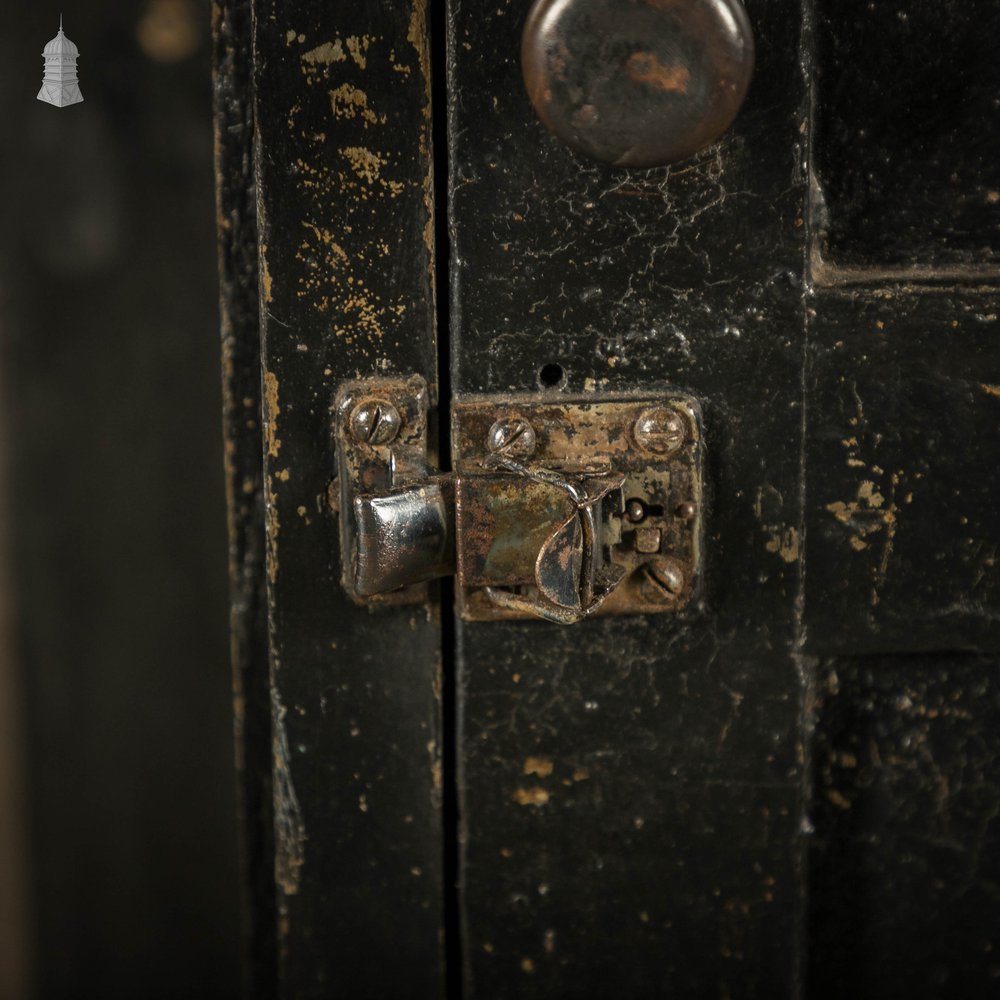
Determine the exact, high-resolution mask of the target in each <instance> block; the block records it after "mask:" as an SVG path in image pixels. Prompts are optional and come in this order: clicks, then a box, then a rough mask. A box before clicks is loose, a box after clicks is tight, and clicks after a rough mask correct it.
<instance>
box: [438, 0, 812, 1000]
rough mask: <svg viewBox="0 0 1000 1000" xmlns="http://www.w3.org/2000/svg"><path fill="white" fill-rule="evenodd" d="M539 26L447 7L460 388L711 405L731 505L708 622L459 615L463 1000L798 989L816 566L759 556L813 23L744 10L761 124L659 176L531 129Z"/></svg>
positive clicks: (791, 428)
mask: <svg viewBox="0 0 1000 1000" xmlns="http://www.w3.org/2000/svg"><path fill="white" fill-rule="evenodd" d="M527 7H528V5H527V4H526V3H520V2H512V0H507V2H503V0H501V2H500V3H497V4H496V5H492V6H491V7H490V8H489V9H484V8H482V7H475V8H473V7H469V6H468V5H466V4H459V3H457V2H453V3H451V4H450V12H451V22H452V23H451V29H452V47H451V51H450V53H449V55H450V60H451V65H450V67H449V69H450V87H451V107H450V113H451V116H452V117H451V129H450V132H451V197H452V204H451V224H452V238H453V287H454V295H453V300H452V319H453V326H452V330H451V335H452V338H453V346H452V358H453V366H454V370H453V378H454V382H455V388H456V391H459V392H472V391H485V392H497V391H503V390H527V389H530V388H532V387H533V386H534V385H535V383H536V379H537V378H538V373H539V370H540V369H541V368H542V366H543V365H545V364H549V363H554V364H558V365H560V366H561V368H562V369H563V371H564V372H565V386H566V391H567V392H572V393H574V394H576V393H580V392H581V391H582V392H593V393H594V394H595V398H598V397H599V395H600V393H601V392H603V391H606V390H632V391H639V390H642V391H649V390H650V389H651V388H652V387H655V386H658V385H663V384H672V385H676V386H679V387H681V388H683V389H684V390H685V391H686V392H690V393H692V394H693V395H695V396H696V397H697V398H699V399H700V400H702V401H704V404H705V420H706V429H705V440H706V447H707V456H708V470H707V471H708V475H709V478H710V480H711V481H712V486H713V487H714V492H715V503H714V504H713V505H712V506H711V507H710V509H709V512H708V514H707V538H706V553H705V558H706V566H705V591H706V596H705V604H706V610H705V611H704V612H703V613H695V612H692V613H688V614H684V615H682V616H681V618H680V620H678V621H674V620H670V619H664V618H663V617H657V618H634V619H619V620H612V619H607V620H604V621H591V622H585V623H582V624H580V625H577V626H574V627H573V628H571V629H556V628H554V627H552V626H547V625H544V624H538V625H534V624H506V625H483V624H463V625H462V626H461V628H460V637H459V639H460V641H459V655H460V662H459V670H460V687H459V704H460V715H461V717H462V720H463V723H462V731H461V733H460V746H461V754H462V759H461V775H462V783H461V790H460V791H461V796H462V802H461V806H462V818H463V824H464V839H463V865H462V880H463V881H462V886H463V897H462V903H463V907H464V921H465V924H464V926H465V940H464V948H465V950H464V956H465V963H466V994H465V995H466V996H468V997H477V998H478V997H483V998H486V997H489V998H499V997H514V996H517V997H522V998H529V997H553V996H579V997H598V996H663V995H685V996H702V995H720V994H721V995H732V996H761V995H765V994H766V995H778V996H787V995H791V994H792V993H793V992H794V990H795V989H796V984H797V983H798V981H799V977H800V968H799V962H800V957H801V956H800V953H799V948H798V945H797V943H796V934H797V931H796V927H797V922H798V914H799V908H800V906H801V902H800V894H801V891H802V881H801V877H800V871H801V858H800V852H801V839H800V838H799V836H798V829H799V822H800V818H801V813H802V810H803V807H804V803H803V799H802V775H801V772H800V770H799V761H800V759H801V758H800V752H799V748H800V740H801V733H800V729H799V725H800V715H799V699H800V675H799V671H798V669H797V666H796V661H795V657H794V648H795V641H796V636H797V632H796V598H797V594H798V588H799V578H798V556H797V554H792V555H791V558H786V557H784V556H783V555H782V554H781V552H779V551H777V547H776V550H775V551H773V552H772V551H771V550H770V546H771V544H772V542H773V541H774V539H775V538H778V537H780V536H781V534H782V532H787V531H792V532H793V533H794V532H796V531H797V530H798V528H799V516H800V506H799V504H800V499H799V497H800V479H799V472H800V469H799V447H800V430H801V421H802V411H801V405H800V403H801V398H800V393H801V384H800V383H801V370H802V360H803V353H802V352H803V322H802V318H803V303H802V285H801V281H800V280H799V278H798V275H800V274H801V267H802V260H803V257H804V249H805V245H804V227H803V224H802V214H803V208H804V201H805V193H806V173H805V168H804V161H803V156H804V150H803V148H802V146H801V142H802V139H803V131H802V130H803V127H804V122H805V83H804V80H803V78H802V75H801V69H800V66H799V61H798V55H799V53H798V45H799V24H800V11H799V7H798V5H797V4H796V3H792V2H779V3H768V4H761V3H758V4H754V5H753V6H752V7H751V8H750V11H749V12H750V17H751V21H752V22H753V24H754V29H755V31H756V32H757V34H758V37H759V38H764V39H766V44H765V45H762V46H760V48H759V50H758V67H757V73H756V77H755V81H754V85H753V88H752V89H751V92H750V95H749V97H748V99H747V103H746V105H745V106H744V109H743V111H742V113H741V114H740V116H739V118H738V119H737V120H736V122H735V124H734V125H733V127H732V129H731V130H730V131H729V132H727V134H726V136H725V137H724V138H723V140H722V141H721V143H719V144H718V145H717V146H715V147H713V148H711V149H709V150H707V151H706V152H705V153H704V154H702V155H701V156H700V157H698V158H697V159H695V160H693V161H690V162H688V163H686V164H683V165H681V166H678V167H675V168H669V169H660V170H653V171H637V170H614V169H611V168H605V167H599V166H594V165H593V164H591V163H589V162H587V161H584V160H582V159H580V158H578V157H576V156H574V154H573V153H571V152H570V151H569V150H568V149H567V148H566V147H565V146H563V145H562V144H561V143H560V142H559V140H557V139H556V138H555V137H553V136H551V135H549V134H548V133H547V132H546V131H545V130H544V129H543V128H542V126H541V125H540V124H539V123H538V122H537V120H536V119H535V116H534V113H533V111H532V108H531V106H530V104H529V102H528V100H527V97H526V96H525V95H524V92H523V87H522V85H521V80H520V70H519V65H518V59H517V54H518V41H519V32H520V29H521V26H522V23H523V18H524V16H525V14H526V11H527ZM538 760H544V761H546V762H547V764H546V766H545V767H544V768H542V770H543V771H547V772H548V773H546V774H545V775H544V776H543V775H541V774H540V773H539V771H538V767H537V761H538ZM532 762H534V763H532ZM549 768H550V770H549Z"/></svg>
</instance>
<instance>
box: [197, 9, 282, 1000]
mask: <svg viewBox="0 0 1000 1000" xmlns="http://www.w3.org/2000/svg"><path fill="white" fill-rule="evenodd" d="M212 27H213V39H214V51H213V68H214V74H213V82H214V88H213V89H214V98H215V101H214V111H215V183H216V206H217V211H218V219H217V225H218V238H219V283H220V292H221V332H222V390H223V423H224V430H225V456H224V460H225V473H226V502H227V506H228V510H229V589H230V628H231V633H232V668H233V713H234V729H235V732H234V735H235V742H236V765H237V791H238V794H239V805H238V809H239V815H240V847H241V863H242V883H243V929H244V939H245V953H244V969H245V974H244V992H245V994H246V995H247V996H248V997H253V998H258V1000H266V998H269V997H273V996H275V994H276V992H277V929H278V928H277V920H276V912H275V899H274V896H275V892H274V813H273V809H272V787H271V699H270V697H269V694H268V691H269V682H268V677H269V666H268V656H267V595H266V585H265V575H264V479H263V468H262V465H261V454H262V452H263V434H262V430H261V392H260V346H261V345H260V320H259V303H258V296H257V286H258V273H257V210H256V201H255V188H254V176H253V142H254V124H253V101H252V96H251V89H250V81H251V73H252V69H253V63H252V58H251V41H252V35H251V27H250V3H249V0H233V2H229V0H221V2H217V3H215V4H214V5H213V8H212Z"/></svg>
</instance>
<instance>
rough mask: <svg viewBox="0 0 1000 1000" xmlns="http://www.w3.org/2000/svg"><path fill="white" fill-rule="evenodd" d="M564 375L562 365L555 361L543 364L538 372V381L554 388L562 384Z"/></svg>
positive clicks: (544, 385) (548, 387) (546, 386)
mask: <svg viewBox="0 0 1000 1000" xmlns="http://www.w3.org/2000/svg"><path fill="white" fill-rule="evenodd" d="M564 377H565V376H564V373H563V370H562V365H557V364H554V363H553V364H548V365H543V366H542V370H541V371H540V372H539V373H538V381H539V382H540V383H541V385H542V386H543V387H544V388H546V389H554V388H555V387H556V386H557V385H562V381H563V378H564Z"/></svg>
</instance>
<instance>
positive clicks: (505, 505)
mask: <svg viewBox="0 0 1000 1000" xmlns="http://www.w3.org/2000/svg"><path fill="white" fill-rule="evenodd" d="M427 424H428V393H427V384H426V382H425V381H424V380H423V379H422V378H420V377H419V376H412V377H410V378H407V379H391V378H372V379H366V380H362V381H357V382H349V383H345V384H344V385H342V386H341V388H340V391H339V392H338V394H337V399H336V403H335V436H336V443H337V452H338V466H339V468H338V478H339V507H340V512H341V517H340V532H341V545H342V552H343V562H344V566H343V583H344V587H345V589H346V590H347V591H348V593H349V594H350V595H351V596H352V597H353V598H354V599H355V600H356V601H358V602H360V603H363V604H369V605H379V604H400V603H406V604H409V603H423V602H426V601H427V600H428V599H429V591H428V587H427V581H430V580H433V579H436V578H438V577H442V576H448V575H451V574H455V575H456V576H457V587H456V593H457V599H458V604H459V611H460V613H461V615H462V617H463V618H464V619H466V620H470V621H486V620H497V619H509V618H543V619H546V620H548V621H553V622H559V623H561V624H573V623H574V622H578V621H581V620H583V619H584V618H587V617H589V616H591V615H595V614H602V615H603V614H650V613H656V612H675V611H678V610H680V609H681V608H683V607H685V606H686V605H688V604H689V603H690V602H691V600H692V598H693V597H694V596H695V595H696V594H697V588H698V580H699V572H700V564H701V537H702V435H701V414H700V409H699V407H698V404H697V402H696V401H695V400H694V399H692V398H691V397H690V396H686V395H683V394H680V393H675V392H671V393H664V394H662V395H659V396H656V397H655V398H649V397H641V398H637V397H630V396H619V395H603V394H602V395H600V396H594V395H592V396H589V397H585V398H577V399H571V398H565V397H563V396H562V395H561V394H560V395H553V394H540V395H504V396H465V397H459V398H458V399H457V400H456V401H455V402H454V404H453V406H452V428H451V437H452V450H453V466H454V471H453V472H449V473H443V472H440V471H438V470H437V469H435V468H434V467H433V466H434V463H433V460H432V456H431V454H430V452H429V450H428V430H427Z"/></svg>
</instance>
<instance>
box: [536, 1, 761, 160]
mask: <svg viewBox="0 0 1000 1000" xmlns="http://www.w3.org/2000/svg"><path fill="white" fill-rule="evenodd" d="M753 55H754V53H753V31H752V30H751V28H750V22H749V20H748V19H747V15H746V11H745V10H744V9H743V4H742V3H741V2H740V0H535V3H534V5H533V6H532V8H531V10H530V11H529V12H528V20H527V22H526V23H525V26H524V34H523V36H522V39H521V67H522V70H523V72H524V82H525V86H526V87H527V88H528V96H529V98H530V99H531V103H532V104H533V105H534V108H535V111H537V112H538V117H539V118H541V120H542V122H543V123H544V124H545V125H546V127H548V128H549V129H550V130H551V131H552V132H554V133H555V134H556V135H557V136H558V137H559V138H560V139H562V140H563V142H565V143H566V144H567V145H568V146H570V147H572V148H573V149H575V150H576V151H577V152H579V153H583V154H584V155H585V156H590V157H593V158H594V159H595V160H601V161H603V162H605V163H613V164H615V165H618V166H630V167H656V166H662V165H664V164H667V163H676V162H677V161H678V160H684V159H687V158H688V157H689V156H692V155H693V154H695V153H697V152H698V151H699V150H701V149H704V148H705V147H706V146H709V145H711V144H712V143H713V142H714V141H715V140H716V139H718V138H719V136H720V135H722V133H723V132H725V130H726V129H727V128H728V127H729V125H730V124H731V123H732V121H733V119H734V118H735V117H736V114H737V112H738V111H739V109H740V105H741V104H742V103H743V98H744V97H745V96H746V92H747V88H748V87H749V85H750V77H751V75H752V73H753Z"/></svg>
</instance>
